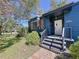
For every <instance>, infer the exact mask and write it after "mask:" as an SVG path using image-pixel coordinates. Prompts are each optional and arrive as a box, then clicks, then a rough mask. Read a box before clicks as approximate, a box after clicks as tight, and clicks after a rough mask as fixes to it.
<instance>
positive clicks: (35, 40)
mask: <svg viewBox="0 0 79 59" xmlns="http://www.w3.org/2000/svg"><path fill="white" fill-rule="evenodd" d="M39 40H40V38H39V35H38V33H37V32H36V31H33V32H32V33H29V34H27V36H26V44H28V45H38V44H39Z"/></svg>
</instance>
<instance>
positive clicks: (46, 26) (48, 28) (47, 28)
mask: <svg viewBox="0 0 79 59" xmlns="http://www.w3.org/2000/svg"><path fill="white" fill-rule="evenodd" d="M44 22H45V23H44V26H45V28H46V30H47V34H48V35H50V34H51V26H50V21H49V18H48V17H45V18H44Z"/></svg>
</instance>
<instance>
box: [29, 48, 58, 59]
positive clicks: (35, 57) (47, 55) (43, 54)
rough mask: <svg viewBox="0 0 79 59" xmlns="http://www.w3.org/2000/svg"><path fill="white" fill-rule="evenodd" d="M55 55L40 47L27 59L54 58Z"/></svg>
mask: <svg viewBox="0 0 79 59" xmlns="http://www.w3.org/2000/svg"><path fill="white" fill-rule="evenodd" d="M56 56H57V54H55V53H53V52H51V51H48V50H46V49H43V48H41V49H40V50H39V51H37V52H36V53H35V54H33V55H32V56H31V57H30V58H28V59H55V57H56Z"/></svg>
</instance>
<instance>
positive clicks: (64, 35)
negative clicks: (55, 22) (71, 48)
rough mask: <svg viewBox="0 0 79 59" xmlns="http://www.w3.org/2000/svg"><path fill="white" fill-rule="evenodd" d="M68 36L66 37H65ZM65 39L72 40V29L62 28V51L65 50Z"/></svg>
mask: <svg viewBox="0 0 79 59" xmlns="http://www.w3.org/2000/svg"><path fill="white" fill-rule="evenodd" d="M67 35H68V37H67ZM65 38H70V39H72V28H71V27H63V32H62V40H63V42H62V43H63V45H62V48H63V50H65V49H66V41H65Z"/></svg>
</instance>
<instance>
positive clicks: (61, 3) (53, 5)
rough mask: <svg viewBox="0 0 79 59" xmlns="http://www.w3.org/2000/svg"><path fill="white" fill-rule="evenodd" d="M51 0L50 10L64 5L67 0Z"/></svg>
mask: <svg viewBox="0 0 79 59" xmlns="http://www.w3.org/2000/svg"><path fill="white" fill-rule="evenodd" d="M51 1H52V2H51V10H55V9H57V8H59V7H62V6H64V5H66V4H68V3H67V0H60V2H57V0H51Z"/></svg>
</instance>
